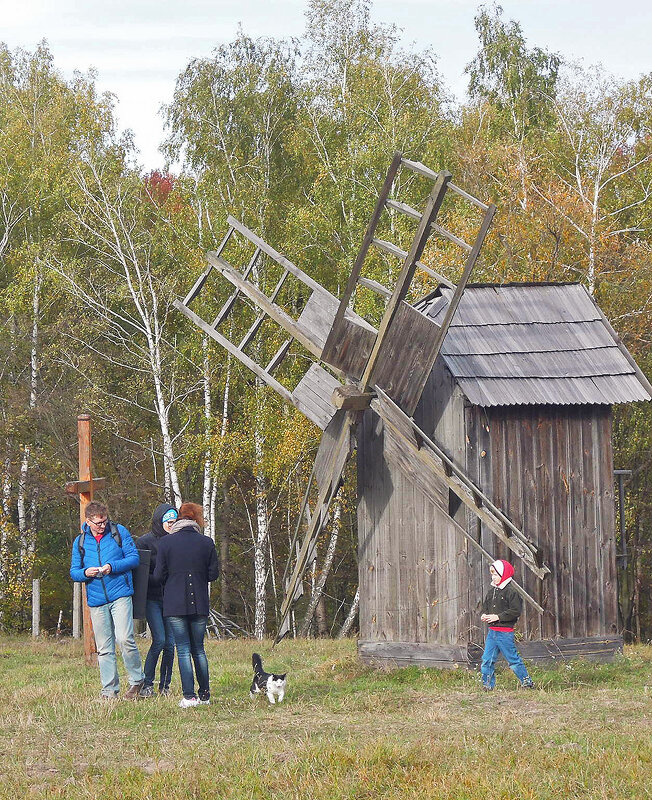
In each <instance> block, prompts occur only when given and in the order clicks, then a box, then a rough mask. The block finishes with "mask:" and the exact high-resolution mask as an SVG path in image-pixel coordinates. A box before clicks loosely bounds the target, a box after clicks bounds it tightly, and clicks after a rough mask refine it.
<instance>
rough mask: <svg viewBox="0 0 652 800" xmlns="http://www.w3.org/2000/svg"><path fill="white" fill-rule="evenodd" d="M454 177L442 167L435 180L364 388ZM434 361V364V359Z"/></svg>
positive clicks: (380, 330)
mask: <svg viewBox="0 0 652 800" xmlns="http://www.w3.org/2000/svg"><path fill="white" fill-rule="evenodd" d="M450 179H451V174H450V172H446V171H445V170H442V171H441V172H440V173H439V174H438V176H437V179H436V181H435V185H434V187H433V189H432V191H431V193H430V195H429V197H428V201H427V202H426V207H425V209H424V212H423V216H422V218H421V221H420V222H419V227H418V229H417V232H416V234H415V236H414V239H413V240H412V244H411V245H410V250H409V252H408V254H407V256H406V258H405V261H404V262H403V267H402V268H401V271H400V273H399V275H398V278H397V280H396V284H395V286H394V290H393V292H392V296H391V297H390V298H389V300H388V302H387V306H386V307H385V313H384V314H383V318H382V320H381V321H380V325H379V327H378V336H377V337H376V341H375V343H374V346H373V349H372V351H371V354H370V356H369V360H368V362H367V365H366V366H365V369H364V372H363V374H362V378H361V379H360V385H361V388H363V389H366V388H367V386H369V385H370V384H372V383H373V380H372V376H373V375H374V373H375V371H376V362H377V360H378V357H379V354H380V352H381V349H382V348H383V344H384V340H385V337H386V335H387V332H388V330H389V328H390V326H391V324H392V322H393V320H394V316H395V315H396V312H397V309H398V306H399V304H400V303H402V302H403V301H404V300H405V297H406V296H407V293H408V290H409V288H410V284H411V282H412V278H413V277H414V271H415V269H416V264H417V262H418V260H419V259H420V258H421V254H422V253H423V250H424V248H425V246H426V242H427V241H428V236H429V234H430V226H431V224H432V223H433V222H434V221H435V220H436V218H437V214H438V213H439V209H440V208H441V205H442V203H443V202H444V196H445V194H446V187H447V185H448V182H449V181H450ZM432 363H434V359H433V362H432ZM431 366H432V365H431ZM426 378H427V375H424V376H423V383H425V380H426ZM422 389H423V384H421V386H419V391H418V394H419V395H420V394H421V391H422ZM415 405H416V404H415Z"/></svg>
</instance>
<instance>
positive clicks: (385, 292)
mask: <svg viewBox="0 0 652 800" xmlns="http://www.w3.org/2000/svg"><path fill="white" fill-rule="evenodd" d="M358 283H359V284H360V285H361V286H366V287H367V289H371V291H372V292H376V294H381V295H382V296H383V297H391V296H392V293H391V292H390V291H389V289H388V288H387V287H385V286H383V285H382V283H378V281H374V280H372V279H371V278H358Z"/></svg>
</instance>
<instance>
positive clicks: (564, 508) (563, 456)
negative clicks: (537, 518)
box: [554, 414, 575, 637]
mask: <svg viewBox="0 0 652 800" xmlns="http://www.w3.org/2000/svg"><path fill="white" fill-rule="evenodd" d="M555 438H556V441H555V444H556V446H557V452H556V466H557V481H556V483H555V487H554V491H555V500H556V503H557V509H556V520H555V521H556V523H557V529H558V531H559V551H558V557H559V561H558V562H557V565H556V566H557V569H558V572H559V609H560V611H559V617H560V619H559V629H560V633H561V635H562V636H564V637H574V636H575V617H574V611H575V608H574V603H573V550H572V538H571V525H572V520H571V513H570V480H569V475H570V465H569V455H568V447H569V441H568V440H569V430H568V419H567V418H566V417H565V416H562V415H561V414H560V415H558V416H557V419H556V431H555Z"/></svg>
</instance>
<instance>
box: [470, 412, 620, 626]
mask: <svg viewBox="0 0 652 800" xmlns="http://www.w3.org/2000/svg"><path fill="white" fill-rule="evenodd" d="M466 419H467V435H468V437H469V441H470V447H469V455H470V456H471V455H472V454H474V453H475V454H477V451H478V449H479V447H480V446H482V447H483V449H484V450H485V452H486V456H485V459H490V469H489V470H486V469H485V470H483V469H482V468H481V465H480V464H479V461H478V459H477V458H473V459H472V458H469V462H468V464H467V470H468V472H469V474H470V477H471V478H472V479H473V480H475V481H476V482H477V483H478V484H479V486H480V488H481V489H483V490H484V491H486V492H487V493H489V494H490V496H492V497H493V500H494V502H495V503H496V504H497V505H498V506H499V507H500V508H502V509H503V511H505V512H506V513H507V515H508V516H509V517H510V518H511V519H512V520H513V521H514V523H515V524H516V525H519V526H522V527H523V530H524V531H526V532H527V533H528V535H529V536H531V537H532V538H533V539H534V540H535V541H537V542H538V544H539V545H540V546H541V548H542V550H543V558H544V561H545V562H546V563H547V564H548V566H549V567H550V569H551V571H552V572H551V574H550V575H549V576H548V577H547V578H546V579H545V581H544V582H543V585H540V582H539V581H537V580H535V579H533V577H532V576H531V575H529V574H527V571H526V570H523V569H521V568H519V567H518V566H517V570H516V574H517V579H518V580H519V581H522V582H523V585H524V587H525V588H526V590H527V591H529V592H531V593H533V594H534V595H535V597H537V599H539V601H540V602H541V605H543V607H544V609H545V612H546V613H545V614H544V616H543V618H540V617H539V615H537V614H534V613H532V612H531V611H530V610H529V609H527V608H526V609H524V613H523V617H522V618H521V622H520V623H519V628H520V629H521V631H522V632H523V634H524V636H525V637H526V638H527V639H540V638H554V637H559V636H561V637H568V638H579V637H587V636H607V635H613V634H615V633H616V632H617V629H618V618H617V606H616V591H615V515H614V490H613V463H612V450H611V409H610V408H609V407H608V406H512V407H501V408H491V409H481V408H479V407H475V406H472V407H468V408H467V412H466ZM487 428H488V429H489V436H490V443H489V445H488V446H487V444H486V434H487ZM480 441H482V442H483V444H482V445H479V444H478V443H479V442H480ZM471 445H473V447H472V446H471ZM481 460H482V459H481ZM483 544H484V545H485V546H486V547H487V549H488V550H490V551H493V552H495V553H496V554H497V555H498V557H500V558H508V557H509V556H508V553H506V552H505V551H504V548H501V547H500V546H499V545H497V544H496V543H495V542H494V543H492V542H491V537H490V536H489V535H488V534H487V535H486V541H485V538H484V534H483ZM537 592H539V594H538V595H537Z"/></svg>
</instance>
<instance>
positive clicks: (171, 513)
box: [161, 508, 179, 522]
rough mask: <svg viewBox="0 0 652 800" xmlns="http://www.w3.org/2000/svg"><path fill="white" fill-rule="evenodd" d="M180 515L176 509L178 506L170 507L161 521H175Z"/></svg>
mask: <svg viewBox="0 0 652 800" xmlns="http://www.w3.org/2000/svg"><path fill="white" fill-rule="evenodd" d="M178 516H179V512H178V511H177V510H176V508H170V509H169V510H168V511H166V512H165V514H163V516H162V518H161V522H174V520H175V519H176V518H177V517H178Z"/></svg>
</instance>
